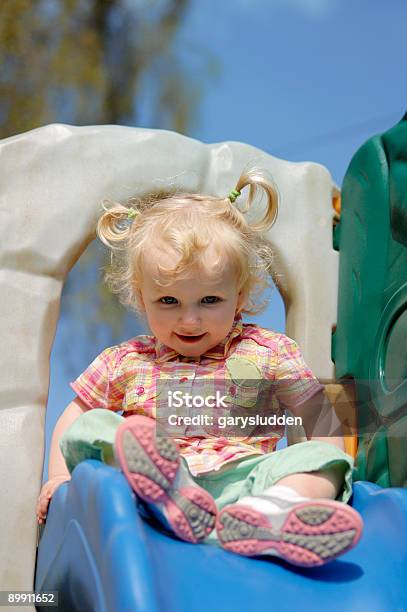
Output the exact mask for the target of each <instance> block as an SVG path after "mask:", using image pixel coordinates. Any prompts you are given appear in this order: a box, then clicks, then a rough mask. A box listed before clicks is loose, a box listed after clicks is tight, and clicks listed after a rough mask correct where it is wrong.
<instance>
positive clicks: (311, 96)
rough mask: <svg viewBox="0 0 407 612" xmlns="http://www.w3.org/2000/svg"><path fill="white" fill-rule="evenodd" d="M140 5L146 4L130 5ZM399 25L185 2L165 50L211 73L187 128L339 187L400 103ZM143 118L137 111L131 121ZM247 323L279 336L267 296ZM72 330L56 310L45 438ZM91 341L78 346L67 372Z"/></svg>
mask: <svg viewBox="0 0 407 612" xmlns="http://www.w3.org/2000/svg"><path fill="white" fill-rule="evenodd" d="M146 1H149V2H153V1H155V0H138V2H139V4H143V3H144V2H146ZM157 1H160V0H157ZM161 1H165V0H161ZM406 27H407V3H406V2H405V1H404V0H387V1H386V2H383V1H382V0H353V1H352V2H351V1H350V0H221V1H219V0H193V1H192V2H191V5H190V9H189V10H188V13H187V15H186V18H185V20H184V23H183V26H182V28H181V30H180V32H179V36H178V38H177V45H178V48H179V50H180V52H181V53H183V61H185V62H186V64H187V65H188V66H189V67H190V68H192V69H194V67H195V68H196V72H197V74H199V70H200V53H201V52H202V51H204V52H209V53H210V54H211V55H212V56H213V57H214V58H215V59H216V62H217V65H218V75H217V76H216V77H215V78H212V79H210V80H209V81H205V84H204V96H203V99H202V102H201V105H200V107H199V112H198V121H197V122H196V125H195V126H194V127H193V128H192V129H191V131H190V133H189V134H188V135H189V136H191V137H194V138H197V139H199V140H202V141H204V142H219V141H224V140H236V141H241V142H246V143H249V144H251V145H254V146H256V147H258V148H260V149H263V150H264V151H266V152H268V153H270V154H272V155H275V156H277V157H281V158H283V159H288V160H291V161H308V160H310V161H315V162H318V163H322V164H324V165H325V166H326V167H327V168H328V169H329V170H330V172H331V174H332V176H333V177H334V180H335V181H336V182H337V183H338V185H340V184H341V182H342V179H343V176H344V174H345V171H346V168H347V166H348V164H349V162H350V160H351V157H352V155H353V154H354V153H355V152H356V150H357V149H358V148H359V147H360V145H361V144H363V142H365V141H366V140H367V139H368V138H369V137H370V136H372V135H374V134H377V133H380V132H383V131H385V130H387V129H389V128H390V127H391V126H392V125H393V124H394V123H396V122H397V121H398V120H399V119H400V118H401V116H402V115H403V113H404V112H405V110H406V107H407V104H406V100H407V96H406V93H407V92H406V90H407V82H406V79H405V61H404V58H405V42H404V41H405V32H406ZM147 123H148V108H147V106H146V109H145V117H144V118H142V120H141V122H140V125H141V126H143V125H146V124H147ZM75 273H77V271H75V270H74V271H73V272H72V274H75ZM112 299H114V298H112ZM251 320H252V321H254V322H256V323H259V324H260V325H264V326H268V327H271V328H274V329H277V330H279V331H284V308H283V304H282V301H281V299H280V297H279V295H278V294H277V292H275V294H274V295H273V297H272V300H271V302H270V305H269V307H268V309H267V311H266V312H265V313H264V314H262V315H260V316H259V317H258V318H255V319H251ZM62 326H64V329H63V328H62ZM135 328H136V329H137V331H136V332H134V331H132V333H131V334H130V335H135V333H141V328H140V327H138V324H137V322H135ZM64 330H65V333H62V332H63V331H64ZM66 332H67V333H66ZM74 332H75V326H74V324H73V321H72V320H70V319H69V317H66V319H65V320H64V321H63V323H62V325H61V326H60V327H59V329H58V332H57V337H56V340H55V344H54V348H53V353H52V359H51V386H50V396H49V402H48V412H47V427H46V431H47V441H49V438H50V434H51V432H52V429H53V427H54V424H55V421H56V419H57V418H58V415H59V413H60V412H62V410H63V409H64V408H65V406H66V405H67V404H68V403H69V401H71V400H72V399H73V395H74V394H73V392H72V391H71V390H70V387H69V385H68V382H69V380H70V378H69V374H70V373H69V372H68V371H67V368H66V366H65V365H64V359H63V354H64V342H66V340H67V337H68V336H67V334H70V337H72V334H73V333H74ZM121 340H122V338H118V339H117V341H118V342H119V341H121ZM76 341H80V339H79V338H78V339H77V340H76ZM103 348H104V347H103V346H101V345H100V339H99V340H98V341H97V342H95V343H94V344H93V345H92V346H90V345H89V343H88V345H87V346H86V350H85V351H84V354H83V356H82V357H81V358H80V359H78V364H77V375H79V374H80V373H81V371H83V369H84V368H85V367H86V366H87V365H88V364H89V363H90V361H91V360H92V359H93V357H95V356H96V354H97V353H98V352H100V350H102V349H103Z"/></svg>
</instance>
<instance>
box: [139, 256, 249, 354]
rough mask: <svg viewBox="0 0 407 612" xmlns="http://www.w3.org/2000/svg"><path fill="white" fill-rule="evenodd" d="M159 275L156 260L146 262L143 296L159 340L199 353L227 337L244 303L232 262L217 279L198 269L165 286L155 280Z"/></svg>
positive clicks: (181, 349)
mask: <svg viewBox="0 0 407 612" xmlns="http://www.w3.org/2000/svg"><path fill="white" fill-rule="evenodd" d="M209 257H210V255H209V253H208V258H209ZM207 263H208V262H207ZM156 275H157V269H156V267H155V265H154V262H151V261H150V262H149V263H147V262H146V264H145V270H144V280H143V284H142V287H141V299H142V302H143V305H144V308H145V312H146V316H147V320H148V324H149V326H150V329H151V331H152V332H153V334H154V335H155V336H156V337H157V338H158V340H160V341H161V342H163V343H164V344H165V345H166V346H169V347H170V348H172V349H174V350H176V351H177V352H178V353H180V354H181V355H185V356H187V357H199V356H200V355H202V354H203V353H205V352H206V351H208V350H209V349H211V348H213V347H214V346H216V345H217V344H219V342H221V341H222V340H224V339H225V338H226V336H227V335H228V333H229V331H230V329H231V327H232V325H233V321H234V318H235V315H236V312H237V310H238V309H239V308H241V306H242V305H243V298H242V294H241V292H239V290H238V287H237V282H236V278H235V274H234V271H233V269H232V267H231V266H230V265H229V264H225V266H224V269H223V272H222V273H221V274H220V275H219V277H217V278H216V280H214V279H211V278H210V277H209V276H208V275H205V273H204V272H203V271H202V270H197V271H196V272H195V273H194V274H191V275H190V276H189V277H188V278H186V279H183V280H178V281H174V282H173V283H172V284H171V285H169V286H167V287H162V286H161V285H159V284H158V283H157V282H156V281H154V280H153V279H154V277H155V276H156ZM194 336H195V337H194Z"/></svg>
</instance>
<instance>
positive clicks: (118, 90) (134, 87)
mask: <svg viewBox="0 0 407 612" xmlns="http://www.w3.org/2000/svg"><path fill="white" fill-rule="evenodd" d="M188 7H189V0H1V2H0V61H1V75H0V137H2V138H4V137H7V136H10V135H14V134H16V133H20V132H24V131H27V130H30V129H32V128H35V127H38V126H41V125H44V124H49V123H54V122H58V123H69V124H75V125H95V124H96V125H97V124H121V125H138V126H144V127H155V128H164V129H173V130H176V131H178V132H181V133H185V132H187V131H188V130H189V129H190V128H191V125H192V122H193V120H194V118H195V117H196V111H197V108H198V105H199V104H198V103H199V99H200V96H201V93H202V87H203V86H204V84H205V83H206V82H207V80H208V78H210V77H211V76H213V74H214V69H216V63H215V62H214V60H213V58H212V57H211V56H210V55H209V53H208V51H207V50H202V49H197V48H195V47H194V46H193V44H192V43H191V41H188V40H187V41H185V40H182V39H180V37H179V34H180V30H181V29H182V24H183V19H184V17H185V14H186V11H187V9H188ZM103 258H104V252H103V250H102V249H100V248H98V247H97V246H96V245H91V247H90V248H89V249H88V250H87V251H86V253H85V254H84V255H83V256H82V257H81V259H80V261H79V265H77V266H76V268H75V269H74V271H73V272H72V273H71V274H70V275H69V278H68V281H67V283H66V284H65V288H64V296H65V299H64V300H63V303H62V316H63V317H64V316H65V317H69V318H72V317H73V318H77V317H78V316H79V317H80V321H81V323H82V324H83V330H84V333H86V334H87V335H88V336H91V337H94V336H95V334H97V333H98V328H99V327H100V324H101V323H103V324H107V326H106V325H105V327H107V328H108V329H109V328H110V331H111V335H112V336H114V337H117V334H118V333H119V329H121V330H122V331H123V328H124V325H125V322H126V320H127V323H128V319H126V316H125V311H124V309H122V308H120V307H119V306H117V305H116V303H115V300H114V299H112V298H111V296H110V294H108V293H107V291H106V290H105V288H104V287H103V285H102V283H101V282H100V276H101V275H100V270H101V268H102V262H103ZM136 331H137V330H136Z"/></svg>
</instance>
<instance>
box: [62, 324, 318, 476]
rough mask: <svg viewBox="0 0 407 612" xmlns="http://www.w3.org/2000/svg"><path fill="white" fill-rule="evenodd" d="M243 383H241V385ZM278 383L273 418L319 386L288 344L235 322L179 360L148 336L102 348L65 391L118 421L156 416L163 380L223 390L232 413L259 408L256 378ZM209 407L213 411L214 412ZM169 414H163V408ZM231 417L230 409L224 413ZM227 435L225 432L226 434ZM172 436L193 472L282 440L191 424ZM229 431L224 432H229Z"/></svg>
mask: <svg viewBox="0 0 407 612" xmlns="http://www.w3.org/2000/svg"><path fill="white" fill-rule="evenodd" d="M245 379H247V380H245ZM256 379H258V380H262V381H270V382H272V381H276V388H275V391H274V393H273V395H272V402H273V408H272V412H273V413H275V414H277V415H278V414H283V411H284V409H285V408H290V407H293V406H298V405H300V404H302V403H303V402H305V401H306V400H307V399H309V398H310V397H312V396H313V395H315V394H316V393H317V392H318V391H320V390H321V389H323V386H322V385H321V384H320V383H319V382H318V380H317V379H316V378H315V377H314V375H313V374H312V372H311V370H310V369H309V368H308V367H307V365H306V364H305V362H304V359H303V357H302V355H301V352H300V349H299V347H298V345H297V344H296V342H295V341H294V340H291V339H290V338H288V337H287V336H285V335H284V334H280V333H277V332H273V331H270V330H267V329H264V328H261V327H259V326H258V325H253V324H247V323H243V322H242V319H241V316H238V317H236V319H235V321H234V323H233V326H232V329H231V330H230V332H229V334H228V336H227V337H226V338H225V339H224V340H223V341H222V342H221V343H220V344H218V345H217V346H215V347H213V348H211V349H210V350H209V351H207V352H206V353H204V354H203V355H201V356H200V357H199V358H198V359H192V358H190V357H185V356H182V355H180V354H179V353H177V352H176V351H174V350H173V349H171V348H170V347H168V346H166V345H164V344H162V343H161V342H160V341H159V340H158V339H157V338H155V337H154V336H146V335H142V336H136V337H135V338H132V339H131V340H128V341H126V342H122V343H121V344H119V345H117V346H113V347H109V348H107V349H105V350H104V351H103V352H102V353H101V354H100V355H99V356H98V357H96V359H95V360H94V361H93V362H92V363H91V364H90V365H89V367H88V368H87V369H86V370H85V371H84V372H83V373H82V374H81V375H80V376H79V377H78V378H77V379H76V380H75V381H74V382H71V383H70V384H71V387H72V389H73V390H74V391H75V393H76V394H77V395H78V396H79V397H80V398H81V400H82V401H83V402H84V403H85V404H86V406H87V407H88V408H89V409H92V408H106V409H108V410H114V411H123V416H125V417H126V416H129V415H132V414H142V415H145V416H148V417H152V418H158V420H160V419H159V414H160V413H159V408H157V406H159V397H158V396H159V395H160V394H159V393H158V387H159V385H160V382H161V381H162V380H164V381H165V380H166V381H169V385H170V388H171V386H172V385H173V386H174V385H175V386H176V387H177V389H183V390H184V391H185V392H193V391H194V388H195V390H196V388H198V390H199V389H202V381H204V382H205V391H206V392H208V386H209V389H210V390H212V392H213V394H215V393H214V392H215V390H216V388H217V387H219V383H220V382H221V383H222V385H223V390H225V389H226V391H227V392H228V398H229V399H230V400H231V402H232V404H233V405H234V406H235V407H236V408H237V410H238V413H239V414H240V413H242V411H243V413H245V414H247V413H249V414H250V409H251V410H252V411H251V414H253V412H254V411H253V408H256V409H257V404H258V393H259V390H258V387H257V386H256V384H253V381H254V383H255V380H256ZM212 410H215V411H216V410H217V409H216V408H215V409H212ZM167 412H168V410H167ZM229 414H233V412H229ZM225 431H227V430H225ZM171 433H172V434H173V437H175V438H176V441H177V443H178V445H179V447H180V452H181V455H182V456H184V457H185V459H186V460H187V462H188V466H189V469H190V470H191V472H192V473H193V474H194V475H199V474H204V473H207V472H211V471H213V470H219V469H220V468H221V467H223V466H224V465H226V464H228V463H230V462H232V461H236V460H237V459H241V458H243V457H248V456H251V455H258V454H264V453H270V452H272V451H274V450H275V447H276V444H277V442H278V440H279V439H280V438H281V437H282V436H283V435H284V427H281V426H280V427H277V428H276V429H275V430H274V431H273V432H272V433H268V434H267V435H264V434H263V435H254V436H253V435H247V433H246V432H245V435H243V436H236V435H235V433H236V430H234V432H233V435H232V436H230V435H227V437H225V435H224V434H223V435H222V431H220V430H218V431H217V432H216V435H213V431H212V435H207V434H205V433H204V435H202V430H201V431H199V428H198V430H197V428H196V427H195V428H194V427H188V426H187V427H181V428H178V429H177V428H175V429H174V430H173V431H172V432H171ZM229 433H230V432H229Z"/></svg>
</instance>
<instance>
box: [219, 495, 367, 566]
mask: <svg viewBox="0 0 407 612" xmlns="http://www.w3.org/2000/svg"><path fill="white" fill-rule="evenodd" d="M279 516H280V517H281V515H279ZM280 522H281V521H280ZM362 528H363V522H362V519H361V518H360V516H359V514H358V513H357V512H356V511H355V510H353V508H351V507H350V506H347V505H346V504H344V503H341V502H335V501H330V500H326V501H325V500H324V501H323V502H321V501H315V502H314V501H313V502H308V501H307V502H304V503H299V504H296V505H295V507H294V508H292V509H291V510H289V511H288V513H287V517H286V519H285V520H284V522H283V525H282V527H281V528H280V529H273V518H272V516H271V517H268V516H267V515H266V514H263V513H261V512H257V511H256V510H253V509H252V508H250V507H248V506H244V505H240V504H234V505H231V506H228V507H226V508H224V509H223V510H222V511H221V512H220V513H219V514H218V517H217V521H216V530H217V534H218V538H219V540H220V542H221V545H222V547H223V548H225V549H226V550H230V551H232V552H235V553H238V554H240V555H245V556H249V557H251V556H254V555H259V554H270V555H274V556H278V557H280V558H282V559H284V560H285V561H288V562H289V563H292V564H294V565H299V566H302V567H315V566H319V565H323V564H325V563H328V562H329V561H333V560H334V559H336V557H338V556H339V555H341V554H343V553H344V552H346V551H347V550H349V549H351V548H352V547H353V546H355V544H357V542H358V540H359V538H360V535H361V531H362Z"/></svg>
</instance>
